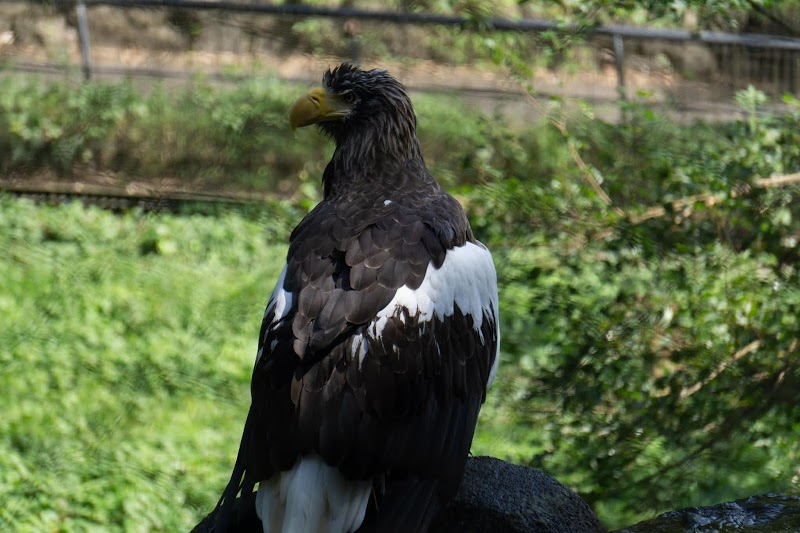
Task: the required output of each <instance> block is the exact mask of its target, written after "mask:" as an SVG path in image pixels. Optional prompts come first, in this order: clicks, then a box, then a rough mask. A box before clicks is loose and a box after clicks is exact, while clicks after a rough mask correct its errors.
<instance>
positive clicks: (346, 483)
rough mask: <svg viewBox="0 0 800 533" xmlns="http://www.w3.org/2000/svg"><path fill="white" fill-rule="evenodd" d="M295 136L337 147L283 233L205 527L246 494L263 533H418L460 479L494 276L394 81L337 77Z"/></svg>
mask: <svg viewBox="0 0 800 533" xmlns="http://www.w3.org/2000/svg"><path fill="white" fill-rule="evenodd" d="M289 118H290V123H291V128H292V130H293V131H294V130H295V129H296V128H299V127H304V126H309V125H312V124H315V125H317V126H318V127H319V129H320V130H322V132H324V133H325V134H327V135H328V136H330V137H331V138H332V139H333V141H334V142H335V144H336V148H335V151H334V153H333V156H332V158H331V160H330V162H329V163H328V165H327V167H326V168H325V171H324V173H323V175H322V185H323V199H322V201H321V202H320V203H319V204H318V205H317V206H316V207H315V208H314V209H313V210H312V211H311V212H310V213H309V214H308V215H307V216H306V217H305V218H303V220H302V221H301V222H300V224H299V225H298V226H297V227H296V228H295V229H294V231H293V232H292V234H291V237H290V243H289V250H288V253H287V257H286V266H285V267H284V268H283V271H282V272H281V273H280V276H279V277H278V281H277V283H276V285H275V289H274V290H273V292H272V295H271V296H270V298H269V302H268V304H267V308H266V312H265V313H264V318H263V321H262V325H261V332H260V334H259V338H258V353H257V356H256V362H255V366H254V368H253V375H252V381H251V405H250V410H249V412H248V415H247V420H246V422H245V425H244V431H243V435H242V439H241V444H240V448H239V453H238V456H237V459H236V463H235V466H234V469H233V474H232V475H231V479H230V482H229V483H228V485H227V487H226V489H225V491H224V493H223V495H222V497H221V498H220V502H219V503H218V513H217V524H216V529H215V531H236V530H237V520H238V518H237V517H236V516H234V515H235V514H236V513H234V512H233V509H234V505H233V502H234V500H235V499H236V496H237V494H239V493H241V494H242V496H243V498H247V497H250V501H252V493H253V491H254V489H255V487H256V485H257V486H258V489H257V493H256V495H255V507H256V512H257V514H258V517H259V519H260V520H261V523H262V525H263V529H264V531H265V532H284V533H303V532H310V533H317V532H319V533H334V532H335V533H344V532H353V531H359V532H367V531H377V532H402V533H409V532H417V531H419V532H424V531H426V530H427V529H428V528H429V526H430V523H431V520H432V519H433V517H434V515H435V513H436V511H437V509H439V508H440V506H442V505H444V504H446V502H447V501H448V500H450V499H451V498H452V497H453V496H454V495H455V493H456V492H457V489H458V487H459V484H460V483H461V478H462V476H463V472H464V468H465V464H466V461H467V456H468V455H469V451H470V445H471V442H472V437H473V433H474V431H475V425H476V423H477V419H478V412H479V410H480V407H481V405H482V403H483V402H484V400H485V398H486V391H487V389H488V388H489V386H490V385H491V383H492V381H493V380H494V377H495V373H496V370H497V362H498V351H499V340H500V333H499V326H498V294H497V275H496V272H495V267H494V263H493V261H492V256H491V254H490V252H489V251H488V250H487V248H486V247H485V246H484V245H483V244H481V243H480V242H479V241H477V240H476V239H475V236H474V235H473V232H472V229H471V228H470V225H469V222H468V220H467V216H466V214H465V212H464V209H463V208H462V207H461V205H460V204H459V203H458V202H457V201H456V200H455V199H454V198H453V197H452V196H450V195H449V194H448V193H446V192H445V191H444V190H443V189H442V187H441V186H439V184H438V183H437V182H436V180H435V179H434V177H433V176H432V175H431V172H430V171H429V170H428V168H427V166H426V165H425V161H424V160H423V158H422V154H421V151H420V144H419V141H418V139H417V134H416V115H415V113H414V108H413V107H412V104H411V100H410V98H409V96H408V94H407V92H406V90H405V88H404V87H403V85H402V84H401V83H400V82H398V81H397V79H395V78H394V77H392V76H391V75H390V74H389V73H388V72H387V71H385V70H380V69H374V70H363V69H361V68H359V67H356V66H353V65H351V64H348V63H343V64H341V65H339V66H337V67H335V68H333V69H329V70H327V71H326V72H325V73H324V75H323V78H322V86H321V87H318V88H315V89H312V90H311V91H309V92H308V93H307V94H305V95H303V96H301V97H300V98H299V99H298V100H297V101H296V102H295V104H294V106H293V107H292V109H291V112H290V117H289Z"/></svg>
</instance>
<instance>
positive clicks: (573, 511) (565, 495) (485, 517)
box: [192, 457, 606, 533]
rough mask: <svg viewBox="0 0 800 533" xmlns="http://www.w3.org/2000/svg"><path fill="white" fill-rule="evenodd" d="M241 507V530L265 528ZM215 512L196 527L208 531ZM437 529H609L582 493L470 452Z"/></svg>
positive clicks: (567, 532)
mask: <svg viewBox="0 0 800 533" xmlns="http://www.w3.org/2000/svg"><path fill="white" fill-rule="evenodd" d="M236 506H237V508H238V509H241V514H240V532H241V533H261V524H260V522H259V521H258V518H257V517H256V513H255V506H254V504H253V501H252V498H251V499H249V501H247V502H246V503H245V504H242V503H241V500H237V501H236ZM214 517H215V513H214V512H212V513H211V514H209V515H208V516H206V517H205V519H203V521H202V522H200V524H198V525H197V527H195V528H194V529H193V530H192V533H208V532H209V531H211V526H212V525H213V523H214ZM431 530H432V531H435V532H437V533H472V532H491V533H523V532H524V533H600V532H605V531H606V530H605V528H603V526H602V525H601V524H600V521H599V520H598V519H597V517H596V516H595V515H594V513H593V512H592V510H591V509H590V508H589V506H588V505H587V504H586V502H584V501H583V500H582V499H581V498H580V496H578V495H577V494H575V493H574V492H573V491H571V490H570V489H568V488H567V487H565V486H564V485H562V484H561V483H559V482H558V481H556V480H555V479H554V478H553V477H551V476H548V475H547V474H545V473H544V472H541V471H539V470H535V469H533V468H526V467H524V466H517V465H513V464H510V463H506V462H505V461H501V460H499V459H494V458H492V457H470V459H469V461H468V462H467V468H466V471H465V472H464V481H463V483H462V484H461V488H460V489H459V491H458V495H456V497H455V499H454V500H453V501H452V502H450V504H449V505H448V506H447V507H446V508H445V509H443V510H442V511H441V512H440V513H439V514H438V515H437V516H436V518H435V520H434V523H433V526H432V527H431Z"/></svg>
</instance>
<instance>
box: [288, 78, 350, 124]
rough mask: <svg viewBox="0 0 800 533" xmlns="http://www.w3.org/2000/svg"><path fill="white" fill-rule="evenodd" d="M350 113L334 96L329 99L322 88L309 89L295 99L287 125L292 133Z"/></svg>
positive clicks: (348, 108)
mask: <svg viewBox="0 0 800 533" xmlns="http://www.w3.org/2000/svg"><path fill="white" fill-rule="evenodd" d="M349 111H350V107H349V106H347V105H345V104H344V103H343V102H340V101H339V100H338V99H337V98H336V97H335V96H334V97H330V96H329V95H328V93H327V92H326V91H325V89H323V88H322V87H316V88H314V89H311V90H310V91H308V92H307V93H306V94H304V95H303V96H301V97H300V98H298V99H297V101H296V102H295V103H294V105H293V106H292V110H291V111H290V112H289V125H290V126H291V128H292V133H294V131H295V130H296V129H297V128H302V127H304V126H310V125H311V124H317V123H318V122H325V121H329V120H338V119H340V118H342V117H344V116H347V113H348V112H349Z"/></svg>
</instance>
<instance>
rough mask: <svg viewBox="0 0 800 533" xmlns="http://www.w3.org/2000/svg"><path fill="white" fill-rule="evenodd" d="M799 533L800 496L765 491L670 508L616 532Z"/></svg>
mask: <svg viewBox="0 0 800 533" xmlns="http://www.w3.org/2000/svg"><path fill="white" fill-rule="evenodd" d="M733 532H736V533H767V532H769V533H781V532H784V533H798V532H800V496H787V495H783V494H762V495H759V496H751V497H749V498H743V499H741V500H736V501H733V502H727V503H720V504H718V505H709V506H708V507H689V508H686V509H680V510H678V511H670V512H668V513H664V514H662V515H659V516H657V517H656V518H653V519H652V520H647V521H645V522H640V523H638V524H636V525H635V526H631V527H627V528H625V529H621V530H619V531H617V532H616V533H733Z"/></svg>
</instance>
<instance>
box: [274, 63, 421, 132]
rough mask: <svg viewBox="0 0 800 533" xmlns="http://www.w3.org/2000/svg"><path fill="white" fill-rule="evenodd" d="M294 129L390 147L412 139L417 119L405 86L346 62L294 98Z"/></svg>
mask: <svg viewBox="0 0 800 533" xmlns="http://www.w3.org/2000/svg"><path fill="white" fill-rule="evenodd" d="M289 120H290V124H291V127H292V130H295V129H296V128H302V127H304V126H310V125H312V124H317V125H318V126H319V128H320V129H321V130H322V131H324V132H325V133H327V134H329V135H330V136H331V137H333V138H334V140H336V143H337V144H339V145H341V144H343V143H344V142H345V141H346V140H347V138H348V137H350V136H352V135H353V134H354V133H355V132H358V134H359V135H358V136H359V137H369V138H372V139H373V140H374V141H377V140H378V139H383V140H388V138H391V139H393V141H394V142H393V144H395V143H399V142H403V141H405V142H408V141H411V140H412V138H415V136H416V116H415V115H414V108H413V107H412V105H411V100H410V99H409V97H408V95H407V94H406V91H405V88H404V87H403V85H402V84H401V83H400V82H399V81H397V80H396V79H395V78H394V77H392V76H391V75H390V74H389V73H388V72H387V71H385V70H381V69H373V70H361V69H360V68H358V67H356V66H354V65H351V64H349V63H342V64H341V65H339V66H337V67H336V68H334V69H332V70H331V69H329V70H328V71H327V72H325V74H324V75H323V77H322V86H321V87H317V88H314V89H311V90H310V91H309V92H308V93H306V94H305V95H303V96H301V97H300V98H298V99H297V101H296V102H295V104H294V106H292V110H291V112H290V116H289Z"/></svg>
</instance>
